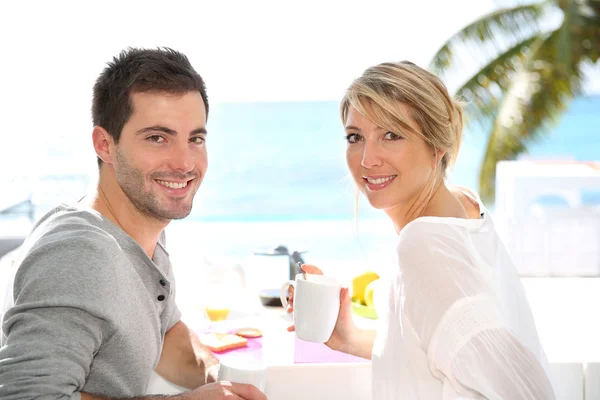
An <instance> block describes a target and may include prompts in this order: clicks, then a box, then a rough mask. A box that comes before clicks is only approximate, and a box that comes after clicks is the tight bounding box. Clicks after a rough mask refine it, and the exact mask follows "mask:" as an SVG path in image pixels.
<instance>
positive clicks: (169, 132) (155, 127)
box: [136, 125, 208, 136]
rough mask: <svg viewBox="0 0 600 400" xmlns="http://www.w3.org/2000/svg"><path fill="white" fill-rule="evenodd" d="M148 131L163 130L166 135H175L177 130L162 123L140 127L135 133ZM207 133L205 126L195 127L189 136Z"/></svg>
mask: <svg viewBox="0 0 600 400" xmlns="http://www.w3.org/2000/svg"><path fill="white" fill-rule="evenodd" d="M149 132H163V133H166V134H167V135H173V136H177V131H174V130H173V129H171V128H167V127H166V126H162V125H153V126H148V127H146V128H142V129H140V130H139V131H137V132H136V134H137V135H140V134H143V133H149ZM207 133H208V132H206V128H196V129H194V130H193V131H191V132H190V136H192V135H198V134H204V135H206V134H207Z"/></svg>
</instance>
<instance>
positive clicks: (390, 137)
mask: <svg viewBox="0 0 600 400" xmlns="http://www.w3.org/2000/svg"><path fill="white" fill-rule="evenodd" d="M384 139H385V140H400V139H402V136H400V135H397V134H395V133H394V132H387V133H386V134H385V136H384Z"/></svg>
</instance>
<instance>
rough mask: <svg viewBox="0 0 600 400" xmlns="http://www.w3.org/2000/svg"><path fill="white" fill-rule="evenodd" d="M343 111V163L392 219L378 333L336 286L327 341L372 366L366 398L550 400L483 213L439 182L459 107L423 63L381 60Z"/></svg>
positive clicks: (522, 301) (514, 287) (514, 279)
mask: <svg viewBox="0 0 600 400" xmlns="http://www.w3.org/2000/svg"><path fill="white" fill-rule="evenodd" d="M341 115H342V121H343V123H344V125H345V129H346V140H347V142H348V146H347V150H346V159H347V163H348V168H349V169H350V172H351V174H352V177H353V179H354V182H355V183H356V185H357V186H358V187H359V189H360V191H361V192H362V193H363V195H364V196H365V197H366V198H367V199H368V201H369V203H370V204H371V205H372V206H373V207H375V208H377V209H381V210H383V211H384V212H385V213H386V214H387V215H388V217H389V218H390V219H391V221H392V222H393V224H394V226H395V228H396V231H397V233H398V241H397V248H396V250H397V255H398V257H397V261H398V263H397V267H396V269H395V270H394V271H393V272H392V274H391V276H392V279H390V280H389V282H388V283H387V290H386V293H387V301H384V302H382V303H383V304H379V305H378V315H379V316H380V318H381V321H380V322H381V324H380V326H379V329H378V331H377V332H374V331H365V330H360V329H358V328H356V327H355V326H354V324H353V322H352V315H351V307H350V296H349V294H348V289H342V292H341V300H342V301H341V308H340V314H339V318H338V321H337V324H336V327H335V330H334V332H333V334H332V336H331V338H330V339H329V341H328V342H327V343H326V344H327V345H328V346H329V347H330V348H332V349H334V350H338V351H342V352H346V353H350V354H353V355H356V356H360V357H364V358H369V359H372V368H373V377H372V382H373V399H378V400H381V399H436V400H437V399H458V398H461V399H464V398H469V399H482V398H485V399H511V400H516V399H544V400H547V399H554V398H555V396H554V392H553V389H552V386H551V384H550V381H549V379H548V376H549V375H548V363H547V360H546V357H545V355H544V352H543V349H542V346H541V345H540V342H539V339H538V336H537V332H536V328H535V325H534V322H533V317H532V314H531V310H530V308H529V305H528V303H527V299H526V297H525V294H524V290H523V287H522V285H521V282H520V280H519V277H518V276H517V273H516V270H515V267H514V265H513V263H512V261H511V260H510V257H509V255H508V254H507V252H506V250H505V249H504V247H503V245H502V243H501V241H500V239H499V237H498V234H497V233H496V230H495V228H494V225H493V222H492V220H491V218H490V215H489V212H488V211H487V210H486V209H485V207H484V206H483V205H482V203H481V201H480V200H479V198H478V197H477V196H476V195H475V194H473V193H472V192H470V191H468V190H466V189H463V188H450V187H448V186H446V183H445V182H444V178H445V174H446V170H447V169H448V168H449V167H451V166H452V165H453V163H454V161H455V159H456V156H457V153H458V150H459V147H460V143H461V135H462V125H463V121H462V110H461V106H460V104H458V103H457V102H455V101H453V100H452V98H451V97H450V96H449V94H448V91H447V89H446V87H445V86H444V85H443V83H442V82H441V81H440V80H439V79H438V78H437V77H435V76H434V75H432V74H430V73H429V72H427V71H425V70H423V69H422V68H419V67H418V66H416V65H414V64H412V63H410V62H399V63H384V64H380V65H377V66H375V67H372V68H369V69H368V70H366V71H365V73H364V74H363V75H362V76H361V77H360V78H358V79H357V80H355V81H354V82H353V83H352V85H351V86H350V88H349V89H348V90H347V93H346V95H345V97H344V99H343V100H342V104H341ZM303 270H304V271H305V272H307V273H321V271H320V270H319V269H318V268H317V267H315V266H310V265H304V266H303ZM292 301H293V299H292ZM292 308H293V303H292V306H291V307H290V309H289V311H291V310H292ZM289 330H293V327H290V328H289Z"/></svg>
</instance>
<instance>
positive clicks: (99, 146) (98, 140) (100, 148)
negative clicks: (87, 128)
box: [92, 126, 114, 164]
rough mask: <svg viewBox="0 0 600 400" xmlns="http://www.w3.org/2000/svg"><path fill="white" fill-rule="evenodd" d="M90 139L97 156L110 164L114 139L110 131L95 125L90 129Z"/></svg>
mask: <svg viewBox="0 0 600 400" xmlns="http://www.w3.org/2000/svg"><path fill="white" fill-rule="evenodd" d="M92 141H93V143H94V150H96V155H97V156H98V158H100V159H101V160H102V161H104V162H105V163H107V164H112V156H113V149H114V146H113V144H114V141H113V138H112V136H111V135H110V133H108V131H107V130H106V129H104V128H103V127H101V126H95V127H94V130H93V131H92Z"/></svg>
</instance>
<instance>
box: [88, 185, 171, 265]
mask: <svg viewBox="0 0 600 400" xmlns="http://www.w3.org/2000/svg"><path fill="white" fill-rule="evenodd" d="M111 183H112V184H111ZM88 204H89V206H90V207H91V208H93V209H94V210H96V211H98V212H99V213H100V214H102V215H103V216H104V217H106V218H108V219H109V220H110V221H111V222H112V223H113V224H115V225H116V226H118V227H119V228H121V229H122V230H123V231H124V232H125V233H127V234H128V235H129V236H131V237H132V238H133V239H134V240H135V241H136V242H137V243H138V244H139V245H140V246H141V247H142V249H144V252H145V253H146V254H147V255H148V257H150V258H152V256H153V255H154V250H155V248H156V244H157V243H158V238H159V237H160V234H161V232H162V231H163V230H164V229H165V228H166V226H167V225H168V223H169V221H160V220H157V219H154V218H151V217H149V216H147V215H144V214H143V213H141V212H140V211H139V210H138V209H137V208H136V207H135V206H134V205H133V204H132V203H131V201H130V200H129V198H128V197H127V195H125V193H124V192H123V190H122V189H121V188H120V187H119V185H118V184H117V183H116V181H114V182H110V181H108V182H106V181H103V179H102V177H100V179H99V182H98V187H97V190H96V193H95V194H94V195H93V196H92V197H91V198H90V199H89V202H88Z"/></svg>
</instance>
